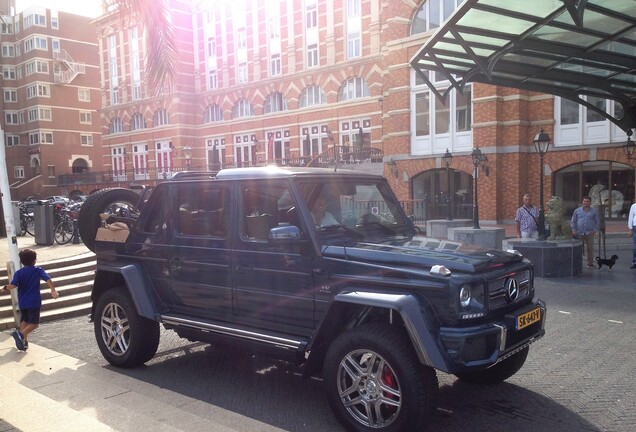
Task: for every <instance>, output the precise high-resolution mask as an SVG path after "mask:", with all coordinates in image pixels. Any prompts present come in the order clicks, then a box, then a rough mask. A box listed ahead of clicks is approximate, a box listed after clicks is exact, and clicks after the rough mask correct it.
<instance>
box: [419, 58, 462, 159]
mask: <svg viewBox="0 0 636 432" xmlns="http://www.w3.org/2000/svg"><path fill="white" fill-rule="evenodd" d="M430 80H431V82H433V83H434V84H435V86H436V88H437V89H438V90H439V91H444V90H445V89H446V88H448V86H449V83H448V81H445V80H441V81H435V74H434V73H433V72H431V73H430ZM468 92H470V108H469V109H470V112H469V113H468V114H467V115H466V116H467V117H468V118H469V119H470V124H469V128H468V130H458V129H457V128H458V115H459V113H460V112H462V111H465V110H458V109H457V105H458V95H457V90H456V89H452V90H451V91H450V92H449V94H448V96H447V97H446V103H445V104H441V102H439V100H438V98H437V97H436V96H435V95H434V94H433V93H432V92H431V90H430V89H429V88H428V86H427V85H426V84H425V83H424V82H423V80H420V78H419V77H418V76H417V74H416V73H415V71H414V70H411V100H410V106H411V131H412V132H411V154H413V155H430V154H437V153H441V154H443V153H444V152H445V151H446V149H447V148H448V149H449V150H450V151H451V152H455V151H457V152H461V151H471V150H472V148H473V130H472V121H473V120H472V119H473V118H474V117H473V94H472V85H467V86H466V87H465V91H464V94H468ZM418 95H422V96H425V107H426V109H427V110H428V111H427V114H425V115H427V119H428V134H420V135H418V130H417V120H418V117H419V116H420V115H422V114H421V113H419V112H418V109H417V103H416V100H417V98H418ZM440 109H441V110H443V112H444V115H447V116H448V131H446V132H443V133H438V132H437V131H436V127H437V123H438V119H437V116H438V115H439V112H440ZM465 121H466V122H468V119H466V120H465Z"/></svg>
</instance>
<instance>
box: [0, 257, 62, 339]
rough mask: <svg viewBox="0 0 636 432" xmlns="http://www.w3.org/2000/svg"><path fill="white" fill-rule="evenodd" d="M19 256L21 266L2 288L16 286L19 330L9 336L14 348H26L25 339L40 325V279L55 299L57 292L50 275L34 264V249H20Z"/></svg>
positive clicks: (10, 288)
mask: <svg viewBox="0 0 636 432" xmlns="http://www.w3.org/2000/svg"><path fill="white" fill-rule="evenodd" d="M19 256H20V263H21V264H22V266H23V267H22V268H21V269H19V270H18V271H16V272H15V273H14V275H13V279H12V280H11V283H10V284H9V285H6V286H5V287H3V288H2V289H3V290H5V291H8V290H12V289H14V288H18V305H19V306H20V330H18V329H16V330H15V331H14V332H13V333H12V334H11V336H13V339H15V346H16V348H18V349H19V350H26V349H27V348H28V347H29V342H28V340H27V338H28V336H29V333H31V332H32V331H33V330H35V329H36V328H38V326H39V325H40V308H41V307H42V295H41V294H40V280H43V281H46V284H47V285H48V287H49V288H50V289H51V297H53V298H54V299H56V298H57V297H58V293H57V291H56V290H55V287H54V286H53V281H52V280H51V277H50V276H49V275H48V274H46V272H45V271H44V270H42V268H41V267H36V266H35V261H36V259H37V254H36V252H35V251H34V250H32V249H24V250H22V251H20V254H19Z"/></svg>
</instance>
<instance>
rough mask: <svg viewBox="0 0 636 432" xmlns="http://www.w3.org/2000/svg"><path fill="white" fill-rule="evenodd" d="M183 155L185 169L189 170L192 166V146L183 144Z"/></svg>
mask: <svg viewBox="0 0 636 432" xmlns="http://www.w3.org/2000/svg"><path fill="white" fill-rule="evenodd" d="M183 157H184V158H185V166H186V170H188V171H189V170H190V167H191V166H192V147H190V146H185V147H184V148H183Z"/></svg>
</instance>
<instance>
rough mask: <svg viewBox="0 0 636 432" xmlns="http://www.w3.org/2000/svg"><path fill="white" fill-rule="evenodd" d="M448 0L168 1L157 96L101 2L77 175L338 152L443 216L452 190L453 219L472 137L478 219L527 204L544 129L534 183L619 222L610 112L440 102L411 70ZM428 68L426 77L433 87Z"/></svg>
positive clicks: (314, 159) (460, 207)
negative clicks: (90, 132) (95, 72)
mask: <svg viewBox="0 0 636 432" xmlns="http://www.w3.org/2000/svg"><path fill="white" fill-rule="evenodd" d="M461 3H462V2H461V0H454V1H453V0H451V1H442V0H426V1H417V2H413V3H409V2H395V1H391V2H389V1H380V0H305V1H302V2H297V1H290V0H287V1H286V0H238V1H232V2H225V1H221V2H199V3H194V6H192V3H191V2H186V1H179V0H172V1H170V10H171V17H170V18H171V21H172V23H173V26H174V28H175V37H176V44H177V48H178V59H179V62H178V77H177V81H176V85H175V88H174V89H173V91H168V92H164V93H163V94H161V95H159V96H157V95H156V94H155V93H153V92H150V91H148V90H149V89H147V88H145V87H144V86H145V72H144V71H145V64H144V61H145V57H144V56H145V51H146V44H145V39H144V38H143V36H142V35H143V29H141V28H140V27H138V26H136V25H133V23H131V22H129V21H125V20H123V21H122V20H120V19H119V18H117V17H116V15H114V14H110V13H106V14H104V15H103V16H101V17H99V18H98V19H97V20H95V25H96V27H97V33H98V41H99V42H98V45H99V55H100V59H99V62H100V67H101V71H102V72H101V74H102V75H101V90H102V93H101V104H102V108H101V122H102V125H103V126H102V133H103V163H102V164H101V171H100V172H99V173H96V176H95V177H94V179H93V180H94V184H92V185H90V187H103V186H104V185H113V184H122V185H128V184H129V183H131V182H141V183H152V182H156V181H162V180H163V179H165V178H169V177H170V176H171V175H172V174H173V173H174V172H175V171H178V170H181V169H210V170H215V169H218V168H220V167H229V166H251V165H262V164H266V163H277V164H281V165H306V164H308V163H309V164H325V163H328V164H329V163H330V164H333V163H334V162H335V161H337V162H338V163H340V164H344V165H347V167H348V168H353V169H361V170H366V171H370V172H376V173H381V174H384V175H385V176H386V177H387V178H388V179H389V181H390V183H391V185H392V187H393V188H394V190H395V191H396V192H397V194H398V196H399V197H400V199H401V200H403V201H405V202H406V203H407V204H408V205H409V206H412V207H409V211H412V212H413V213H419V215H420V216H422V217H424V218H429V219H430V218H440V217H445V216H446V214H447V212H448V203H449V201H450V203H451V205H452V207H453V213H454V215H455V217H456V218H470V217H471V215H472V200H473V184H474V182H473V175H474V172H475V168H474V166H473V163H472V159H471V156H470V153H471V152H472V150H473V148H475V147H479V148H480V149H481V150H482V151H483V153H484V154H485V155H486V157H487V161H484V163H483V164H482V165H481V166H480V167H479V169H478V173H479V174H478V175H479V182H478V189H479V204H480V215H481V219H482V220H483V221H484V222H485V223H506V222H512V219H513V218H514V212H515V209H516V208H517V207H518V205H519V203H520V201H521V196H522V195H523V194H524V193H526V192H530V193H532V194H533V195H534V197H535V198H534V202H535V203H537V202H538V196H539V193H538V189H539V172H540V167H539V156H538V155H537V154H536V153H535V152H534V148H533V144H532V139H533V137H534V136H535V135H536V134H537V133H538V132H539V130H540V129H541V128H543V129H544V130H545V131H546V132H547V133H548V134H549V135H550V136H551V137H552V141H553V145H552V146H551V148H550V151H549V152H548V153H547V154H546V156H545V161H544V162H545V163H544V168H545V170H544V171H545V177H544V180H545V181H544V195H545V196H546V197H550V196H551V195H559V196H562V197H563V198H564V199H565V201H566V207H567V210H568V211H569V212H571V211H572V210H573V209H574V208H575V207H576V205H577V204H578V203H579V202H580V200H581V197H582V196H583V195H585V194H594V195H595V196H594V197H593V198H594V199H595V200H597V201H598V202H604V203H606V204H607V206H608V211H607V216H608V217H610V218H615V219H621V218H623V217H624V213H625V209H626V208H629V205H630V204H631V203H632V202H633V201H634V169H633V162H632V161H631V160H629V159H628V158H627V157H626V155H625V154H624V152H623V146H624V144H625V142H626V140H627V137H626V135H625V133H624V132H623V131H621V130H620V129H619V128H618V127H616V126H615V125H614V124H612V123H610V122H609V121H608V120H606V119H605V118H603V117H602V116H599V115H598V114H597V113H595V112H593V111H591V110H588V109H586V108H585V107H584V106H582V105H578V104H575V103H572V102H569V101H567V100H562V99H560V98H558V97H554V96H552V95H545V94H539V93H532V92H528V91H520V90H513V89H509V88H502V87H494V86H489V85H483V84H472V85H468V86H467V87H466V88H465V89H464V92H463V94H460V93H457V92H456V91H455V90H451V91H450V94H449V98H448V103H447V104H446V105H444V104H442V103H440V102H439V100H438V99H437V98H436V97H435V96H434V94H433V93H432V92H431V90H430V89H429V87H428V86H427V85H425V83H424V82H423V81H422V80H421V78H419V77H418V76H417V74H416V73H415V72H414V70H413V68H412V67H411V66H410V63H409V62H410V60H411V58H412V57H413V56H414V55H415V53H416V52H417V51H418V49H419V48H420V47H421V46H422V44H423V43H424V42H425V41H426V40H427V39H428V38H429V37H430V36H431V35H432V34H433V33H434V32H435V30H436V28H438V27H439V25H440V23H442V22H443V21H444V20H445V19H447V18H448V17H449V16H450V15H451V14H452V12H453V10H454V8H456V7H458V6H459V4H461ZM445 8H446V9H445ZM439 78H440V77H438V76H436V75H435V74H434V73H432V72H431V74H430V76H429V80H430V81H431V82H433V83H435V86H436V88H437V89H438V90H440V91H443V90H444V89H446V88H447V87H448V82H447V81H443V80H440V81H437V80H438V79H439ZM589 102H590V103H593V104H595V105H596V106H604V107H605V108H604V109H606V110H607V111H608V112H612V113H613V112H614V111H615V110H616V109H617V108H618V107H617V106H615V105H614V103H613V102H611V101H609V100H601V99H599V100H592V99H591V98H590V100H589ZM447 149H448V150H449V151H450V152H451V153H452V155H453V160H452V164H451V166H450V169H451V170H452V171H451V175H450V179H451V182H450V185H449V184H448V183H447V171H446V167H445V165H444V164H443V162H442V156H443V155H444V154H445V152H446V150H447ZM449 190H450V191H451V193H450V196H451V199H449V198H448V191H449ZM596 194H597V195H596Z"/></svg>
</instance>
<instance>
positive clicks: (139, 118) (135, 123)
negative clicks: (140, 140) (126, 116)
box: [130, 113, 146, 131]
mask: <svg viewBox="0 0 636 432" xmlns="http://www.w3.org/2000/svg"><path fill="white" fill-rule="evenodd" d="M145 127H146V121H145V119H144V116H143V115H141V113H135V114H133V116H132V118H131V119H130V130H131V131H134V130H138V129H144V128H145Z"/></svg>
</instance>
